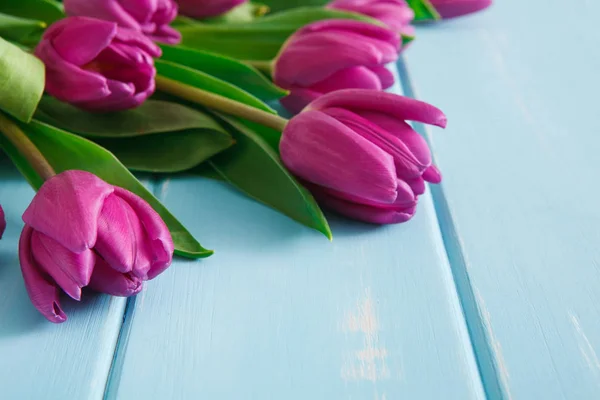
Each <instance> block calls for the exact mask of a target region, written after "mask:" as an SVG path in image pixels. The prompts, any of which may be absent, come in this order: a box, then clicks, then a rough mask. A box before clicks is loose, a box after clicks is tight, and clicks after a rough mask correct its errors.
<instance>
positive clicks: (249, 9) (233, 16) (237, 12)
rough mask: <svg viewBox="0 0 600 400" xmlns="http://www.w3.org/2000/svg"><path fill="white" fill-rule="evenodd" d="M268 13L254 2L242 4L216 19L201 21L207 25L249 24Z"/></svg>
mask: <svg viewBox="0 0 600 400" xmlns="http://www.w3.org/2000/svg"><path fill="white" fill-rule="evenodd" d="M268 12H269V7H267V6H265V5H264V4H258V3H254V2H246V3H242V4H240V5H239V6H237V7H235V8H233V9H232V10H231V11H229V12H227V13H225V14H223V15H219V16H217V17H213V18H208V19H203V20H202V22H203V23H207V24H236V23H241V22H250V21H253V20H255V19H256V18H260V17H262V16H263V15H265V14H266V13H268Z"/></svg>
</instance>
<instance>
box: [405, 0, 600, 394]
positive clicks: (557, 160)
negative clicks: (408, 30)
mask: <svg viewBox="0 0 600 400" xmlns="http://www.w3.org/2000/svg"><path fill="white" fill-rule="evenodd" d="M599 12H600V3H599V2H592V1H585V0H574V1H571V2H552V1H550V2H549V1H544V0H530V1H498V2H496V4H495V6H494V7H493V8H492V9H491V10H489V12H486V13H483V14H481V15H478V16H473V17H469V18H464V19H457V20H455V21H452V22H447V23H443V24H439V25H435V26H427V27H424V28H422V29H419V31H418V38H419V40H418V42H416V43H415V45H414V46H412V48H411V49H410V51H409V53H408V55H407V59H408V71H409V73H410V76H411V78H412V84H413V85H414V86H415V87H416V90H417V93H418V95H419V97H421V98H423V99H427V100H428V101H430V102H432V103H433V104H435V105H437V106H439V107H441V108H442V109H444V110H445V111H446V113H447V114H448V118H449V127H448V129H447V131H446V132H444V133H443V134H439V133H437V132H436V133H435V134H433V135H432V136H431V137H432V140H433V144H434V147H435V154H436V157H437V161H438V164H439V165H440V167H441V169H442V171H443V172H444V174H445V181H444V184H443V186H442V188H441V190H437V191H436V192H434V200H435V202H436V206H437V207H436V208H437V211H438V214H439V217H440V220H441V225H442V232H443V235H444V239H445V242H446V246H447V249H448V253H449V254H450V256H451V260H450V261H451V262H452V267H453V271H454V273H455V279H456V280H457V282H458V286H459V287H460V288H461V290H460V296H461V298H462V299H463V303H464V304H465V309H466V310H471V311H470V312H469V311H467V319H468V323H469V327H470V328H471V333H472V334H473V339H474V343H475V342H477V343H479V344H476V350H477V355H478V361H479V362H480V366H482V374H483V381H484V382H485V386H486V389H487V390H488V394H489V395H490V396H489V398H493V399H496V398H503V399H526V400H529V399H545V400H551V399H578V400H583V399H597V398H599V393H600V361H599V355H598V354H599V352H600V323H599V321H600V312H599V308H598V303H599V301H600V291H599V290H598V288H599V287H600V268H598V265H599V261H598V260H600V250H599V247H598V241H599V239H600V230H599V229H598V226H599V223H600V213H599V212H598V197H599V195H600V192H599V189H598V185H597V180H598V176H599V172H600V159H599V158H598V152H599V151H600V135H599V134H598V133H599V132H600V122H599V121H598V120H597V119H596V118H595V117H594V116H595V115H597V108H598V100H597V97H598V93H599V92H600V80H598V77H597V75H598V67H599V66H600V56H599V54H600V53H599V52H598V43H600V41H599V39H600V35H599V34H598V31H597V29H596V28H595V26H596V16H597V15H598V13H599ZM480 335H483V336H482V337H478V336H480ZM482 338H483V339H484V340H483V341H482V340H480V339H482ZM487 354H491V357H488V356H487Z"/></svg>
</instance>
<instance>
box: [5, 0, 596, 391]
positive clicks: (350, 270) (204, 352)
mask: <svg viewBox="0 0 600 400" xmlns="http://www.w3.org/2000/svg"><path fill="white" fill-rule="evenodd" d="M598 15H600V2H597V1H591V0H572V1H570V2H565V1H558V0H528V1H518V0H499V1H497V4H496V5H495V6H494V7H493V8H492V9H490V10H489V11H488V12H485V13H482V14H480V15H476V16H472V17H467V18H463V19H458V20H455V21H450V22H446V23H441V24H436V25H435V26H426V27H422V28H420V29H419V30H418V41H417V42H415V44H414V45H413V46H412V47H411V48H410V49H408V50H407V52H406V55H405V59H404V60H403V61H402V62H401V63H400V64H399V65H398V68H397V69H398V71H399V77H400V79H399V81H400V85H399V86H398V87H396V88H395V89H394V91H396V92H398V93H400V92H404V93H406V94H408V95H412V96H416V97H418V98H420V99H424V100H427V101H429V102H431V103H433V104H435V105H437V106H439V107H440V108H442V109H443V110H444V111H445V112H446V113H447V115H448V118H449V127H448V129H447V130H446V131H441V130H439V129H432V130H428V131H425V130H423V129H422V127H418V128H419V129H421V131H422V132H423V134H425V135H427V137H428V138H429V140H430V141H431V144H432V146H433V149H434V154H435V158H436V161H437V163H438V165H439V166H440V168H441V169H442V171H443V172H444V175H445V180H444V183H443V184H442V185H441V186H437V187H433V188H431V189H432V190H431V191H430V192H429V193H428V194H427V195H426V196H424V197H423V198H422V201H421V203H420V206H419V212H418V215H417V217H416V218H415V219H414V220H413V221H411V222H410V223H407V224H405V225H400V226H389V227H381V228H375V227H371V226H366V225H362V224H359V223H353V222H350V221H347V220H343V219H341V218H336V217H333V216H332V218H331V221H332V228H333V232H334V236H335V239H334V241H333V242H332V243H330V242H328V241H327V240H326V239H325V238H323V237H322V235H320V234H318V233H316V232H313V231H311V230H309V229H306V228H304V227H302V226H300V225H298V224H296V223H294V222H293V221H291V220H289V219H287V218H286V217H283V216H281V215H279V214H277V213H276V212H274V211H272V210H270V209H269V208H266V207H264V206H262V205H260V204H258V203H256V202H254V201H252V200H249V199H247V198H245V197H243V196H242V195H240V194H239V193H236V192H235V191H233V190H232V189H230V188H228V187H226V186H224V185H223V184H221V183H219V182H213V181H209V180H200V179H197V178H173V179H162V180H157V181H148V182H147V184H148V186H149V187H151V188H152V189H153V190H154V192H155V194H156V195H157V196H158V197H160V198H161V199H162V200H163V201H164V202H165V203H166V204H167V205H168V207H169V208H170V209H171V210H172V211H173V212H174V213H175V214H176V215H177V216H178V217H179V218H181V219H182V220H184V221H185V222H186V224H187V225H188V226H189V227H190V228H191V230H192V231H193V232H194V234H196V235H197V236H198V237H199V238H200V239H201V240H202V242H203V243H204V244H206V245H207V246H208V247H210V248H215V249H217V253H216V255H215V256H214V257H211V258H210V259H207V260H204V261H200V262H190V261H184V260H179V259H178V260H177V261H175V263H174V265H173V266H172V267H171V269H170V270H168V271H167V272H166V273H165V274H163V275H161V276H160V277H159V278H158V279H156V280H155V281H152V282H150V284H148V285H147V287H146V288H145V290H144V291H143V292H142V293H141V294H139V295H138V296H137V297H136V298H132V299H129V300H125V299H119V298H109V297H106V296H101V295H95V296H94V295H92V296H90V295H88V296H87V297H86V298H85V300H84V301H83V303H82V304H78V303H75V302H69V301H65V302H64V306H65V311H66V312H67V314H68V315H69V321H68V322H67V323H65V324H62V325H58V326H57V325H52V324H50V323H48V322H46V321H45V320H44V319H43V317H41V316H40V315H39V314H38V313H37V312H36V310H35V309H34V308H33V306H31V304H30V303H29V301H28V299H27V295H26V292H25V288H24V285H23V282H22V278H21V275H20V271H19V266H18V260H17V255H16V250H15V249H16V246H17V239H18V235H19V232H20V229H21V227H22V223H21V221H20V215H21V213H22V212H23V210H24V208H25V207H26V205H27V203H28V202H29V200H30V199H31V197H32V195H33V191H32V190H31V189H30V188H29V187H28V186H27V184H26V183H25V182H24V180H23V179H21V178H20V176H19V175H18V173H17V172H16V171H15V170H14V169H13V168H12V167H11V166H10V164H8V163H7V162H6V161H5V162H4V163H3V164H2V165H1V166H0V201H1V203H2V204H3V206H4V208H5V210H6V211H7V220H8V230H7V233H6V235H5V237H4V239H3V240H2V241H0V398H1V399H7V400H13V399H15V400H25V399H36V400H37V399H76V400H79V399H102V398H105V399H125V400H128V399H210V400H220V399H224V400H244V399H257V400H267V399H277V400H282V399H285V400H295V399H298V400H307V399H311V400H320V399H336V400H337V399H353V400H354V399H360V400H362V399H368V400H384V399H385V400H396V399H411V400H412V399H415V400H420V399H450V400H453V399H457V400H467V399H491V400H497V399H523V400H529V399H544V400H553V399H576V400H587V399H599V398H600V355H599V353H600V309H599V306H598V304H599V301H600V245H599V244H600V228H599V226H600V211H599V210H600V208H599V207H598V197H599V195H600V192H599V190H598V177H599V174H600V159H599V158H598V154H599V152H600V120H599V119H598V118H597V114H598V104H600V103H599V101H598V93H600V80H599V79H598V71H600V52H599V51H598V46H599V44H600V33H599V32H600V31H598V29H596V28H595V26H596V21H597V18H598Z"/></svg>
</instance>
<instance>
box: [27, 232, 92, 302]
mask: <svg viewBox="0 0 600 400" xmlns="http://www.w3.org/2000/svg"><path fill="white" fill-rule="evenodd" d="M31 252H32V253H33V258H34V260H35V261H36V262H37V265H38V266H39V268H40V269H41V270H43V271H45V272H46V273H47V274H48V275H50V276H51V277H52V279H54V281H55V282H56V284H57V285H58V286H59V287H60V288H61V289H62V290H64V292H65V293H66V294H68V295H69V296H71V298H73V299H75V300H81V288H82V287H84V286H86V285H87V284H88V283H89V281H90V277H91V276H92V269H93V268H94V263H95V255H94V253H93V252H92V251H91V250H89V249H88V250H85V251H83V252H82V253H73V252H72V251H69V250H67V249H66V248H65V247H63V246H61V245H60V244H59V243H57V242H56V241H55V240H53V239H51V238H50V237H48V236H46V235H44V234H43V233H40V232H36V231H34V232H33V233H32V235H31Z"/></svg>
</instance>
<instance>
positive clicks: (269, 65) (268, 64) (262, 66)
mask: <svg viewBox="0 0 600 400" xmlns="http://www.w3.org/2000/svg"><path fill="white" fill-rule="evenodd" d="M243 62H244V63H246V64H248V65H250V66H252V67H254V68H256V69H257V70H259V71H261V72H264V73H265V74H267V75H269V76H271V75H273V61H272V60H269V61H264V60H244V61H243Z"/></svg>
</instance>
